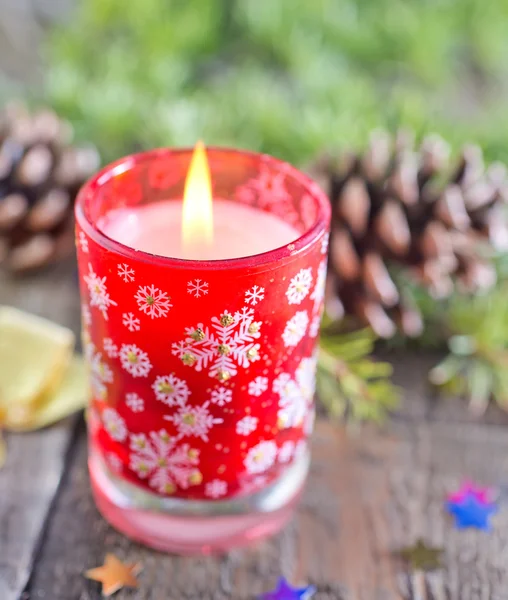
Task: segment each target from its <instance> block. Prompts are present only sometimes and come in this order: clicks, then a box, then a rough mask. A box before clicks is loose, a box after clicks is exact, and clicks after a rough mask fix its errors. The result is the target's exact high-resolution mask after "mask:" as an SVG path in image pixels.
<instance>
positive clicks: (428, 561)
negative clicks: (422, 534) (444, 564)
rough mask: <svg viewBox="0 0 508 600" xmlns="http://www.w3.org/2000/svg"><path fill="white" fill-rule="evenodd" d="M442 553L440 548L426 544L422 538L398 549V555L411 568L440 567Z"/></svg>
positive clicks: (427, 568) (428, 569) (429, 568)
mask: <svg viewBox="0 0 508 600" xmlns="http://www.w3.org/2000/svg"><path fill="white" fill-rule="evenodd" d="M442 553H443V550H442V549H441V548H432V547H431V546H427V545H426V544H425V542H424V541H423V540H422V539H419V540H418V541H417V542H416V544H414V545H413V546H408V547H407V548H403V549H402V550H400V552H399V555H400V556H401V558H403V559H404V560H405V561H406V562H407V563H408V564H409V566H410V567H411V568H412V569H419V570H423V571H432V570H434V569H439V568H440V567H441V554H442Z"/></svg>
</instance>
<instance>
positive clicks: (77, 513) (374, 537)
mask: <svg viewBox="0 0 508 600" xmlns="http://www.w3.org/2000/svg"><path fill="white" fill-rule="evenodd" d="M507 438H508V436H507V434H506V432H505V430H504V429H503V428H496V427H485V426H482V425H464V424H443V423H440V422H429V423H407V422H404V421H399V422H396V423H394V424H393V425H392V426H391V427H390V428H389V429H388V430H386V431H384V432H383V431H380V430H378V429H377V430H376V429H370V428H366V429H363V430H362V432H361V435H359V436H358V437H354V436H351V435H350V434H347V433H346V432H345V431H344V430H343V429H341V428H340V427H334V426H332V425H331V424H329V423H326V422H320V423H318V426H317V430H316V434H315V436H314V442H313V465H312V470H311V474H310V477H309V481H308V484H307V487H306V491H305V494H304V497H303V500H302V502H301V504H300V506H299V508H298V511H297V513H296V515H295V518H294V519H293V521H292V522H291V523H290V524H289V525H288V526H287V527H286V529H285V530H284V531H283V532H282V533H281V534H280V535H278V536H276V537H275V538H273V539H271V540H268V541H266V542H263V543H262V544H260V545H258V546H255V547H253V548H249V549H241V550H235V551H234V552H231V553H230V554H228V555H227V556H223V557H201V558H181V557H174V556H165V555H162V554H159V553H155V552H152V551H150V550H147V549H145V548H142V547H140V546H139V545H137V544H133V543H131V542H129V541H128V540H126V539H125V538H124V537H123V536H121V535H120V534H118V533H116V532H115V531H114V530H113V529H112V528H111V527H109V525H107V524H106V523H105V522H104V521H103V520H102V519H101V517H100V516H99V514H98V513H97V511H96V509H95V507H94V505H93V500H92V497H91V494H90V488H89V483H88V476H87V472H86V441H85V438H84V436H83V435H82V436H81V437H80V439H79V442H78V444H77V447H76V449H75V450H76V451H75V454H74V456H73V460H72V465H71V468H70V470H69V473H68V479H67V480H66V482H65V485H64V486H63V488H62V492H61V494H60V496H59V498H58V500H57V502H56V505H55V510H54V511H53V513H52V516H51V519H50V523H49V527H48V531H47V537H46V540H45V543H44V546H43V548H42V551H41V553H40V556H39V560H38V562H37V565H36V568H35V571H34V575H33V578H32V581H31V585H30V587H29V588H28V590H27V593H28V594H27V597H28V598H30V599H33V600H36V599H38V598H41V597H42V598H51V600H74V599H76V600H78V599H79V600H84V599H86V600H98V599H99V598H100V593H99V589H100V588H99V585H98V584H96V583H94V582H90V581H87V580H85V579H84V578H83V576H82V572H83V571H84V570H85V569H87V568H90V567H93V566H95V565H97V564H100V562H101V561H102V559H103V557H104V555H105V553H106V552H115V553H116V554H117V555H118V556H119V557H121V558H123V559H125V560H131V561H135V560H141V561H142V563H143V564H144V571H143V574H142V575H141V577H140V579H141V587H140V589H139V590H137V591H121V592H120V593H119V594H118V596H117V598H118V599H119V600H124V599H130V600H134V599H135V600H170V599H174V600H180V599H182V600H187V599H188V600H190V599H196V600H198V599H202V600H223V599H230V598H233V599H235V600H247V599H254V598H256V597H257V596H258V595H259V594H260V593H261V592H263V591H266V590H268V589H270V588H271V587H272V586H273V585H274V583H275V581H276V579H277V577H278V576H279V575H280V574H284V575H285V576H286V577H288V578H289V579H290V580H291V581H292V582H293V583H295V584H300V583H307V582H310V583H313V584H315V585H316V586H317V589H318V592H317V594H316V595H315V600H325V599H326V600H346V599H347V600H351V599H358V600H364V599H368V600H391V599H401V598H404V599H410V598H412V599H417V598H418V599H427V600H431V599H432V600H441V599H443V600H444V599H446V600H473V599H474V600H482V599H485V600H487V599H493V598H505V597H506V594H507V592H506V590H508V561H507V560H506V558H507V552H508V511H506V510H505V509H504V508H503V509H502V510H501V512H500V513H499V514H498V515H497V516H496V518H495V524H496V527H495V532H494V533H492V534H486V533H483V532H475V531H466V532H462V531H457V530H455V529H454V528H453V526H452V523H451V521H450V519H449V518H448V516H447V514H446V513H445V511H444V508H443V500H444V498H445V496H446V493H447V492H448V491H450V490H453V489H454V488H455V487H456V486H457V485H458V484H459V482H460V481H461V478H462V477H464V476H468V477H473V478H475V479H477V480H479V481H483V482H485V483H488V484H498V485H499V484H500V483H501V482H502V481H505V480H508V473H507V472H506V471H507V468H508V459H507V458H506V456H507V452H506V450H507V447H508V439H507ZM420 536H421V537H423V538H424V539H425V540H426V541H427V542H428V543H430V544H432V545H435V546H442V547H444V548H445V552H444V561H443V564H444V569H442V570H440V571H436V572H434V573H430V574H424V573H421V572H416V573H409V572H408V571H407V570H406V568H405V566H404V565H403V564H402V563H401V562H400V561H399V560H398V559H397V558H396V551H397V550H398V549H400V548H401V547H403V546H405V545H408V544H411V543H413V542H414V541H415V540H416V539H417V538H418V537H420Z"/></svg>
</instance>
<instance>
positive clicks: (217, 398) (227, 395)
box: [210, 386, 233, 406]
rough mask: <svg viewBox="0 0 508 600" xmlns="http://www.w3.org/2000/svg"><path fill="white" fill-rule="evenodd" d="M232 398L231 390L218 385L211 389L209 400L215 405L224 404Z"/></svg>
mask: <svg viewBox="0 0 508 600" xmlns="http://www.w3.org/2000/svg"><path fill="white" fill-rule="evenodd" d="M231 400H233V392H232V391H231V390H228V389H227V388H225V387H222V386H219V387H215V388H214V389H213V390H212V395H211V398H210V401H211V402H212V403H213V404H217V406H224V405H225V404H228V403H229V402H231Z"/></svg>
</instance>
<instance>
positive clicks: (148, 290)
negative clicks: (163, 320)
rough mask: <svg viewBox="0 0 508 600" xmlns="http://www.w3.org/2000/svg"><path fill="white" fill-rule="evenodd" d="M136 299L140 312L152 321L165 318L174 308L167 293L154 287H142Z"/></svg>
mask: <svg viewBox="0 0 508 600" xmlns="http://www.w3.org/2000/svg"><path fill="white" fill-rule="evenodd" d="M134 298H135V300H136V302H137V303H138V307H139V310H140V311H141V312H144V313H145V314H146V315H148V316H149V317H150V318H151V319H159V318H160V317H165V316H166V315H167V314H168V312H169V309H170V308H171V307H172V306H173V305H172V304H171V298H170V297H169V296H168V295H167V293H166V292H163V291H162V290H160V289H159V288H157V287H155V286H154V285H144V286H140V287H139V289H138V291H137V292H136V295H135V296H134Z"/></svg>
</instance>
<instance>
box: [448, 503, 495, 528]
mask: <svg viewBox="0 0 508 600" xmlns="http://www.w3.org/2000/svg"><path fill="white" fill-rule="evenodd" d="M446 507H447V508H448V512H449V513H450V514H451V515H453V516H454V517H455V527H457V529H466V528H467V527H474V528H475V529H481V530H482V531H490V530H491V529H492V526H491V524H490V517H491V515H493V514H494V513H496V512H497V506H496V504H494V503H493V502H487V503H485V502H480V501H479V500H478V499H477V498H476V497H475V496H474V495H473V494H465V496H464V498H463V499H462V500H460V501H459V502H450V501H448V502H447V503H446Z"/></svg>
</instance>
